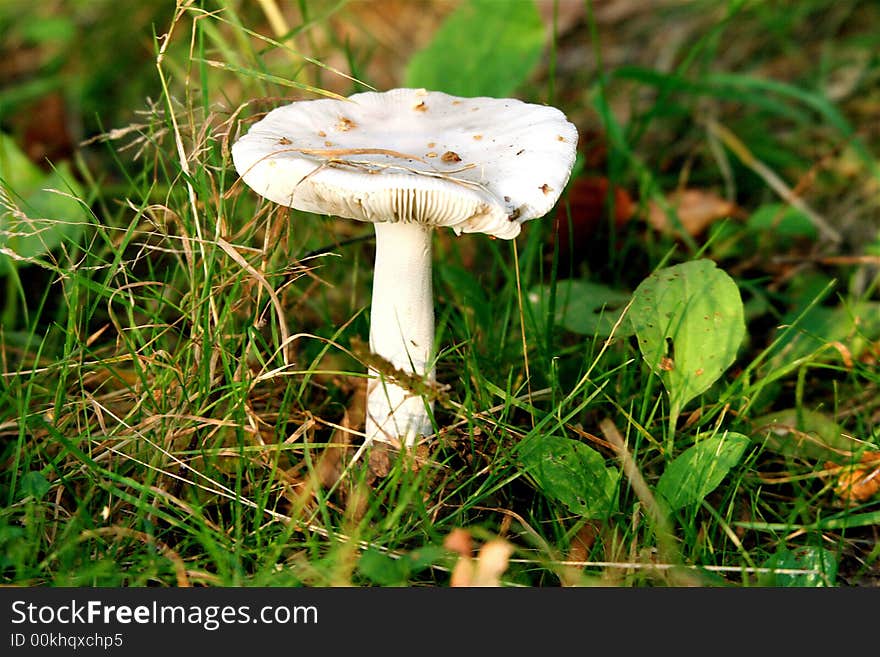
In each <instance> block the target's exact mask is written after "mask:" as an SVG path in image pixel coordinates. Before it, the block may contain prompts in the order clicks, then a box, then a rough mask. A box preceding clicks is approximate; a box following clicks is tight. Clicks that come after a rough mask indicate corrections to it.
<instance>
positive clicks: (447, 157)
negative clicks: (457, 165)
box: [440, 151, 461, 162]
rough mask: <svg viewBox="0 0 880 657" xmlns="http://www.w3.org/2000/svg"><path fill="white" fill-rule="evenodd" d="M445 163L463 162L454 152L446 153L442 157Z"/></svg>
mask: <svg viewBox="0 0 880 657" xmlns="http://www.w3.org/2000/svg"><path fill="white" fill-rule="evenodd" d="M440 159H441V160H443V161H444V162H461V156H460V155H459V154H458V153H456V152H454V151H446V152H445V153H443V155H441V156H440Z"/></svg>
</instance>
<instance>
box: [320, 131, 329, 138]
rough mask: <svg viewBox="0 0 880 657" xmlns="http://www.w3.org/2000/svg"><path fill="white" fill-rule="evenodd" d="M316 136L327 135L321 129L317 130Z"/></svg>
mask: <svg viewBox="0 0 880 657" xmlns="http://www.w3.org/2000/svg"><path fill="white" fill-rule="evenodd" d="M318 136H319V137H326V136H327V133H326V132H324V131H323V130H318Z"/></svg>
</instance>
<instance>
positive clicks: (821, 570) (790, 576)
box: [759, 546, 837, 587]
mask: <svg viewBox="0 0 880 657" xmlns="http://www.w3.org/2000/svg"><path fill="white" fill-rule="evenodd" d="M763 567H764V568H772V569H773V570H782V571H793V570H802V571H806V572H803V573H796V572H773V573H762V574H761V577H760V580H759V583H760V585H761V586H802V587H824V586H835V585H836V581H837V559H836V558H835V556H834V553H832V552H830V551H828V550H826V549H824V548H820V547H813V546H807V547H803V548H800V549H798V550H796V551H791V550H787V549H782V550H780V551H779V552H777V553H776V554H774V555H773V556H772V557H770V558H769V559H767V561H765V562H764V564H763Z"/></svg>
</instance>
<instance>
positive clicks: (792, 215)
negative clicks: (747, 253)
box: [746, 203, 819, 240]
mask: <svg viewBox="0 0 880 657" xmlns="http://www.w3.org/2000/svg"><path fill="white" fill-rule="evenodd" d="M746 226H748V228H749V230H751V231H752V232H756V233H762V232H763V233H768V234H770V235H771V236H772V238H773V239H774V240H775V239H777V238H779V237H804V238H816V237H818V235H819V231H818V230H816V227H815V226H814V225H813V222H811V221H810V218H809V217H808V216H807V215H805V214H804V213H803V212H801V211H800V210H798V209H797V208H793V207H791V206H789V205H785V204H783V203H766V204H764V205H762V206H761V207H759V208H758V209H757V210H755V211H754V212H753V213H752V214H751V216H749V218H748V220H747V221H746Z"/></svg>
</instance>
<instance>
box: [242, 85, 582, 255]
mask: <svg viewBox="0 0 880 657" xmlns="http://www.w3.org/2000/svg"><path fill="white" fill-rule="evenodd" d="M576 145H577V130H576V129H575V127H574V126H573V125H572V124H571V123H569V122H568V121H567V120H566V118H565V116H564V115H563V114H562V112H560V111H559V110H558V109H556V108H554V107H548V106H544V105H535V104H529V103H524V102H522V101H520V100H516V99H511V98H458V97H456V96H450V95H448V94H445V93H441V92H437V91H425V90H424V89H393V90H391V91H387V92H381V93H379V92H366V93H358V94H354V95H352V96H350V97H349V98H348V99H346V100H334V99H320V100H308V101H300V102H296V103H293V104H290V105H285V106H283V107H279V108H277V109H274V110H272V111H271V112H269V113H268V114H267V115H266V116H265V117H264V118H263V119H262V120H260V121H259V122H257V123H255V124H254V125H253V126H252V127H251V129H250V130H249V131H248V133H247V134H246V135H244V136H243V137H241V138H240V139H239V140H238V141H237V142H236V143H235V144H234V145H233V147H232V157H233V161H234V163H235V168H236V170H237V171H238V172H239V174H241V176H242V177H243V178H244V180H245V182H246V183H247V184H248V185H249V186H250V187H251V188H252V189H253V190H254V191H256V192H257V193H258V194H261V195H262V196H264V197H266V198H268V199H270V200H272V201H274V202H276V203H279V204H281V205H286V206H290V207H293V208H296V209H299V210H303V211H306V212H314V213H317V214H330V215H336V216H340V217H347V218H350V219H357V220H360V221H368V222H386V221H393V222H401V221H402V222H408V223H409V222H413V223H421V224H427V225H434V226H449V227H451V228H452V229H453V230H455V232H456V233H473V232H480V233H486V234H488V235H493V236H495V237H499V238H504V239H512V238H514V237H516V236H517V235H518V234H519V232H520V226H521V224H522V223H523V222H524V221H526V220H528V219H534V218H536V217H541V216H543V215H545V214H546V213H547V212H549V211H550V210H551V209H552V207H553V205H554V204H555V203H556V201H557V199H558V198H559V195H560V194H561V193H562V190H563V188H564V187H565V184H566V183H567V182H568V178H569V175H570V173H571V169H572V166H573V164H574V159H575V147H576Z"/></svg>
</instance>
